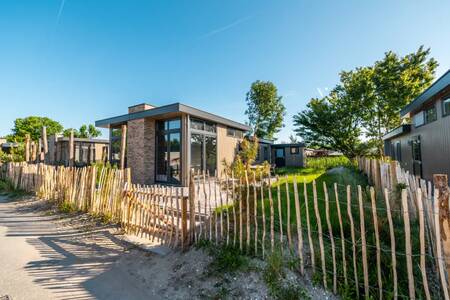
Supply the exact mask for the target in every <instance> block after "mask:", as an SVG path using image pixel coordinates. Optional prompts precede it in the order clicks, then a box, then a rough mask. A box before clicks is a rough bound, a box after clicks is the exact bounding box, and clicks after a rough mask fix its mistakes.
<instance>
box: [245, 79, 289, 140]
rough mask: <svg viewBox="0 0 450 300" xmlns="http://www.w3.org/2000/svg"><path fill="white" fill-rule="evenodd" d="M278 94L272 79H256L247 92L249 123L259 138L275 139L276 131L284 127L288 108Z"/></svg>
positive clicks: (246, 112)
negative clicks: (284, 118)
mask: <svg viewBox="0 0 450 300" xmlns="http://www.w3.org/2000/svg"><path fill="white" fill-rule="evenodd" d="M281 99H282V97H281V96H278V91H277V88H276V86H275V85H274V84H273V83H272V82H270V81H260V80H258V81H255V82H253V83H252V86H251V88H250V91H249V92H248V93H247V98H246V102H247V110H246V111H245V114H246V115H247V116H248V120H249V125H250V126H251V127H252V130H253V134H254V135H256V136H257V137H258V138H265V139H273V136H274V134H275V133H277V132H279V131H280V129H281V128H282V127H283V117H284V115H285V114H286V108H285V107H284V105H283V103H282V102H281Z"/></svg>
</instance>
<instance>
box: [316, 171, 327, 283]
mask: <svg viewBox="0 0 450 300" xmlns="http://www.w3.org/2000/svg"><path fill="white" fill-rule="evenodd" d="M313 199H314V211H315V213H316V220H317V230H318V231H319V232H318V235H319V248H320V259H321V261H322V279H323V286H324V287H325V288H327V269H326V265H325V249H324V246H323V234H322V221H321V218H320V212H319V206H318V203H317V189H316V181H315V180H313Z"/></svg>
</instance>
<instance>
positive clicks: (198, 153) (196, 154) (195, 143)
mask: <svg viewBox="0 0 450 300" xmlns="http://www.w3.org/2000/svg"><path fill="white" fill-rule="evenodd" d="M202 153H203V136H202V135H200V134H192V135H191V169H194V170H195V171H196V172H197V171H202V170H203V163H202V162H203V155H202Z"/></svg>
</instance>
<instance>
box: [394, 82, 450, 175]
mask: <svg viewBox="0 0 450 300" xmlns="http://www.w3.org/2000/svg"><path fill="white" fill-rule="evenodd" d="M449 95H450V86H448V87H447V88H446V89H444V90H443V91H442V92H440V93H438V94H437V95H436V96H435V97H434V99H433V100H434V101H435V105H436V111H437V120H436V121H434V122H431V123H428V124H425V125H422V126H420V127H415V126H414V125H411V132H409V133H408V134H404V135H401V136H398V137H394V138H391V139H388V141H389V142H390V144H391V146H395V144H396V143H397V142H400V144H401V160H400V165H401V166H402V167H403V168H404V169H405V170H408V171H409V172H413V166H412V149H411V145H410V144H409V141H410V140H411V139H413V138H414V137H417V136H420V140H421V152H422V175H423V178H424V179H426V180H432V179H433V174H439V173H444V174H449V175H450V115H448V116H443V114H442V100H443V99H445V98H446V97H447V96H449ZM388 154H389V156H391V157H392V151H388Z"/></svg>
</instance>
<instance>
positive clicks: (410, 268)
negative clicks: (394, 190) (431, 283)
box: [402, 190, 416, 299]
mask: <svg viewBox="0 0 450 300" xmlns="http://www.w3.org/2000/svg"><path fill="white" fill-rule="evenodd" d="M402 211H403V220H404V225H405V256H406V268H407V270H408V289H409V298H410V299H415V298H416V295H415V289H414V274H413V264H412V249H411V227H410V222H409V210H408V194H407V191H406V190H402Z"/></svg>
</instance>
